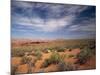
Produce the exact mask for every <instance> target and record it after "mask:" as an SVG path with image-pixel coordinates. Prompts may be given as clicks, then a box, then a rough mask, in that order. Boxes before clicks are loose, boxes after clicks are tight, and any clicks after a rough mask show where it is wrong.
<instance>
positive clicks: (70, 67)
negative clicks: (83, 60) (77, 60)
mask: <svg viewBox="0 0 100 75" xmlns="http://www.w3.org/2000/svg"><path fill="white" fill-rule="evenodd" d="M58 67H59V71H73V70H77V68H76V67H75V66H73V65H72V64H70V63H65V62H60V63H59V64H58Z"/></svg>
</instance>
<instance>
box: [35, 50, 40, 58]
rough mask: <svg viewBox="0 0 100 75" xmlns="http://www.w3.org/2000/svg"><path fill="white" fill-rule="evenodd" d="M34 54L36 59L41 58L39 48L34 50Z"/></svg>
mask: <svg viewBox="0 0 100 75" xmlns="http://www.w3.org/2000/svg"><path fill="white" fill-rule="evenodd" d="M34 55H35V56H36V57H37V59H41V56H42V54H41V51H40V50H35V51H34Z"/></svg>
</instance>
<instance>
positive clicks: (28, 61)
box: [22, 56, 32, 64]
mask: <svg viewBox="0 0 100 75" xmlns="http://www.w3.org/2000/svg"><path fill="white" fill-rule="evenodd" d="M31 60H32V58H31V57H29V56H24V57H22V64H27V63H30V62H31Z"/></svg>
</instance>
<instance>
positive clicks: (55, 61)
mask: <svg viewBox="0 0 100 75" xmlns="http://www.w3.org/2000/svg"><path fill="white" fill-rule="evenodd" d="M64 58H65V55H62V56H60V55H59V54H58V53H57V52H54V53H52V55H51V56H50V58H49V59H46V60H45V62H44V63H43V66H42V67H47V66H48V65H50V64H58V63H60V62H62V61H63V60H64Z"/></svg>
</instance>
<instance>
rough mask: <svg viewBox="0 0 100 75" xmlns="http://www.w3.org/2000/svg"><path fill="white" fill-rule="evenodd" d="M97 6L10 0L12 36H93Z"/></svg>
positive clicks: (61, 37)
mask: <svg viewBox="0 0 100 75" xmlns="http://www.w3.org/2000/svg"><path fill="white" fill-rule="evenodd" d="M95 10H96V7H95V6H87V5H73V4H53V3H38V2H26V1H12V4H11V35H12V38H22V39H23V38H31V39H84V38H88V39H91V38H95V35H96V14H95V13H96V11H95Z"/></svg>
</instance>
